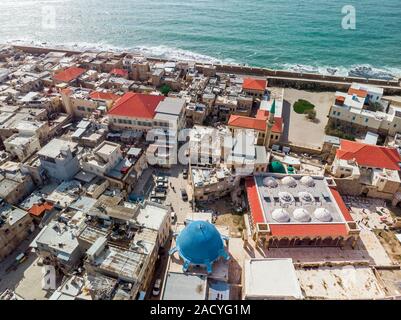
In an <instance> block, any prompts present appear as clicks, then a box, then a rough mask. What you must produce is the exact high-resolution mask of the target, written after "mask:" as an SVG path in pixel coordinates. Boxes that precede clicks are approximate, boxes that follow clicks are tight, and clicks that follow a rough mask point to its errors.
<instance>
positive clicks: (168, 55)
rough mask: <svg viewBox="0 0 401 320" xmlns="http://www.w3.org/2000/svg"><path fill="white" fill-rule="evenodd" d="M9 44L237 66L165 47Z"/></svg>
mask: <svg viewBox="0 0 401 320" xmlns="http://www.w3.org/2000/svg"><path fill="white" fill-rule="evenodd" d="M7 43H8V44H19V45H31V46H35V47H50V48H54V49H64V50H73V51H74V50H76V51H113V52H131V53H138V54H142V55H144V56H146V57H153V58H161V59H169V60H184V61H195V62H201V63H214V64H217V63H220V64H222V63H223V64H237V63H236V62H235V61H234V60H233V59H218V58H215V57H212V56H208V55H205V54H201V53H196V52H193V51H189V50H183V49H179V48H174V47H168V46H164V45H160V46H133V47H129V46H127V47H121V46H115V45H111V44H109V43H104V42H98V43H90V42H66V43H63V44H59V43H49V42H39V41H29V40H21V39H18V40H9V41H7Z"/></svg>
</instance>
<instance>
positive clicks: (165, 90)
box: [160, 84, 171, 96]
mask: <svg viewBox="0 0 401 320" xmlns="http://www.w3.org/2000/svg"><path fill="white" fill-rule="evenodd" d="M170 91H171V88H170V86H168V85H167V84H165V85H164V86H163V87H161V89H160V92H161V93H162V94H163V95H165V96H168V94H169V92H170Z"/></svg>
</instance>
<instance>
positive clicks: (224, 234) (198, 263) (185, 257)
mask: <svg viewBox="0 0 401 320" xmlns="http://www.w3.org/2000/svg"><path fill="white" fill-rule="evenodd" d="M205 214H206V213H205ZM228 235H229V228H228V227H225V226H217V227H216V226H215V225H214V224H212V223H211V219H206V220H205V219H204V220H192V219H187V220H186V223H185V224H179V225H178V226H177V232H176V233H175V235H174V239H173V244H172V247H173V248H172V249H171V250H170V252H169V254H170V258H169V263H168V267H167V272H166V276H165V279H164V285H163V292H162V299H163V300H187V299H190V300H228V299H230V284H229V283H228V278H229V277H228V275H229V269H230V268H229V265H230V263H229V258H230V256H229V254H228V246H229V237H228Z"/></svg>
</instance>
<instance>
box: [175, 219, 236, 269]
mask: <svg viewBox="0 0 401 320" xmlns="http://www.w3.org/2000/svg"><path fill="white" fill-rule="evenodd" d="M176 244H177V247H176V248H175V249H173V250H172V253H174V252H175V251H178V252H179V254H180V256H181V258H182V259H184V270H185V271H186V270H187V269H188V266H189V264H197V265H206V266H207V268H208V271H209V272H211V265H212V263H213V262H214V261H216V260H217V259H218V258H219V257H224V258H226V259H228V255H227V253H226V252H225V250H224V242H223V239H222V237H221V235H220V233H219V232H218V231H217V229H216V227H215V226H214V225H213V224H211V223H209V222H206V221H193V222H190V223H189V224H188V225H187V226H186V227H185V229H184V230H182V232H181V233H180V234H179V236H178V237H177V241H176Z"/></svg>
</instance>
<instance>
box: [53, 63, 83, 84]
mask: <svg viewBox="0 0 401 320" xmlns="http://www.w3.org/2000/svg"><path fill="white" fill-rule="evenodd" d="M85 72H86V70H85V69H82V68H77V67H71V68H68V69H65V70H64V71H60V72H58V73H56V74H55V75H54V76H53V79H54V80H57V81H61V82H71V81H72V80H75V79H77V78H78V77H79V76H81V75H82V74H84V73H85Z"/></svg>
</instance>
